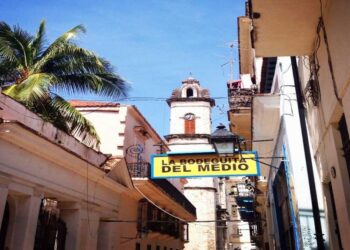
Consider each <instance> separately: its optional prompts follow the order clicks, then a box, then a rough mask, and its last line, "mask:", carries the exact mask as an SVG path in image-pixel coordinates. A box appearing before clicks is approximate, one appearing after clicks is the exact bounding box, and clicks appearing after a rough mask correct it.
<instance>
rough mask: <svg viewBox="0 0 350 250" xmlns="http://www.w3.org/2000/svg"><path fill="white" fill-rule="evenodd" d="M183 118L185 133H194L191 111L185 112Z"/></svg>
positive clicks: (193, 119)
mask: <svg viewBox="0 0 350 250" xmlns="http://www.w3.org/2000/svg"><path fill="white" fill-rule="evenodd" d="M184 119H185V125H184V126H185V134H186V135H189V134H195V133H196V119H195V115H194V114H192V113H187V114H186V115H185V117H184Z"/></svg>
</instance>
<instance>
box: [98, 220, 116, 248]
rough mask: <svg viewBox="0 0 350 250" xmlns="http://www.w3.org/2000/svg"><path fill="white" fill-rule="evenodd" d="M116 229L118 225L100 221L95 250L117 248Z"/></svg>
mask: <svg viewBox="0 0 350 250" xmlns="http://www.w3.org/2000/svg"><path fill="white" fill-rule="evenodd" d="M119 224H120V223H119ZM117 227H118V223H115V222H101V221H100V226H99V230H98V243H97V249H106V250H108V249H117V248H118V245H119V240H118V239H117V238H118V237H117Z"/></svg>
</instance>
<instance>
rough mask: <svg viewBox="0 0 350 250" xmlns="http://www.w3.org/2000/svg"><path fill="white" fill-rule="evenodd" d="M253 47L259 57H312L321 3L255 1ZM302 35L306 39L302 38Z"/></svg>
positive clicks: (288, 0)
mask: <svg viewBox="0 0 350 250" xmlns="http://www.w3.org/2000/svg"><path fill="white" fill-rule="evenodd" d="M250 7H251V8H250V10H249V13H250V17H251V18H254V19H253V22H252V23H253V26H254V30H253V32H252V38H253V39H252V40H253V45H254V47H255V50H256V56H258V57H271V56H292V55H294V56H297V55H310V54H311V53H312V51H313V46H314V41H315V33H316V27H317V23H318V18H319V16H320V2H319V1H317V0H300V1H294V0H286V1H279V0H264V1H261V0H251V5H250ZM300 34H302V35H300Z"/></svg>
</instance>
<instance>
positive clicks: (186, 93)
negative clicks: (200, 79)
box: [181, 86, 198, 98]
mask: <svg viewBox="0 0 350 250" xmlns="http://www.w3.org/2000/svg"><path fill="white" fill-rule="evenodd" d="M181 97H182V98H193V97H198V89H197V88H196V86H187V87H184V88H183V89H182V90H181Z"/></svg>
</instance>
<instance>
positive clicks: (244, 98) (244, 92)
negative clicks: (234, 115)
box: [228, 88, 255, 112]
mask: <svg viewBox="0 0 350 250" xmlns="http://www.w3.org/2000/svg"><path fill="white" fill-rule="evenodd" d="M254 93H255V91H254V90H253V89H250V88H230V89H228V98H229V104H230V109H231V110H233V112H239V111H238V109H242V108H243V109H246V108H251V107H252V96H253V95H254Z"/></svg>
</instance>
